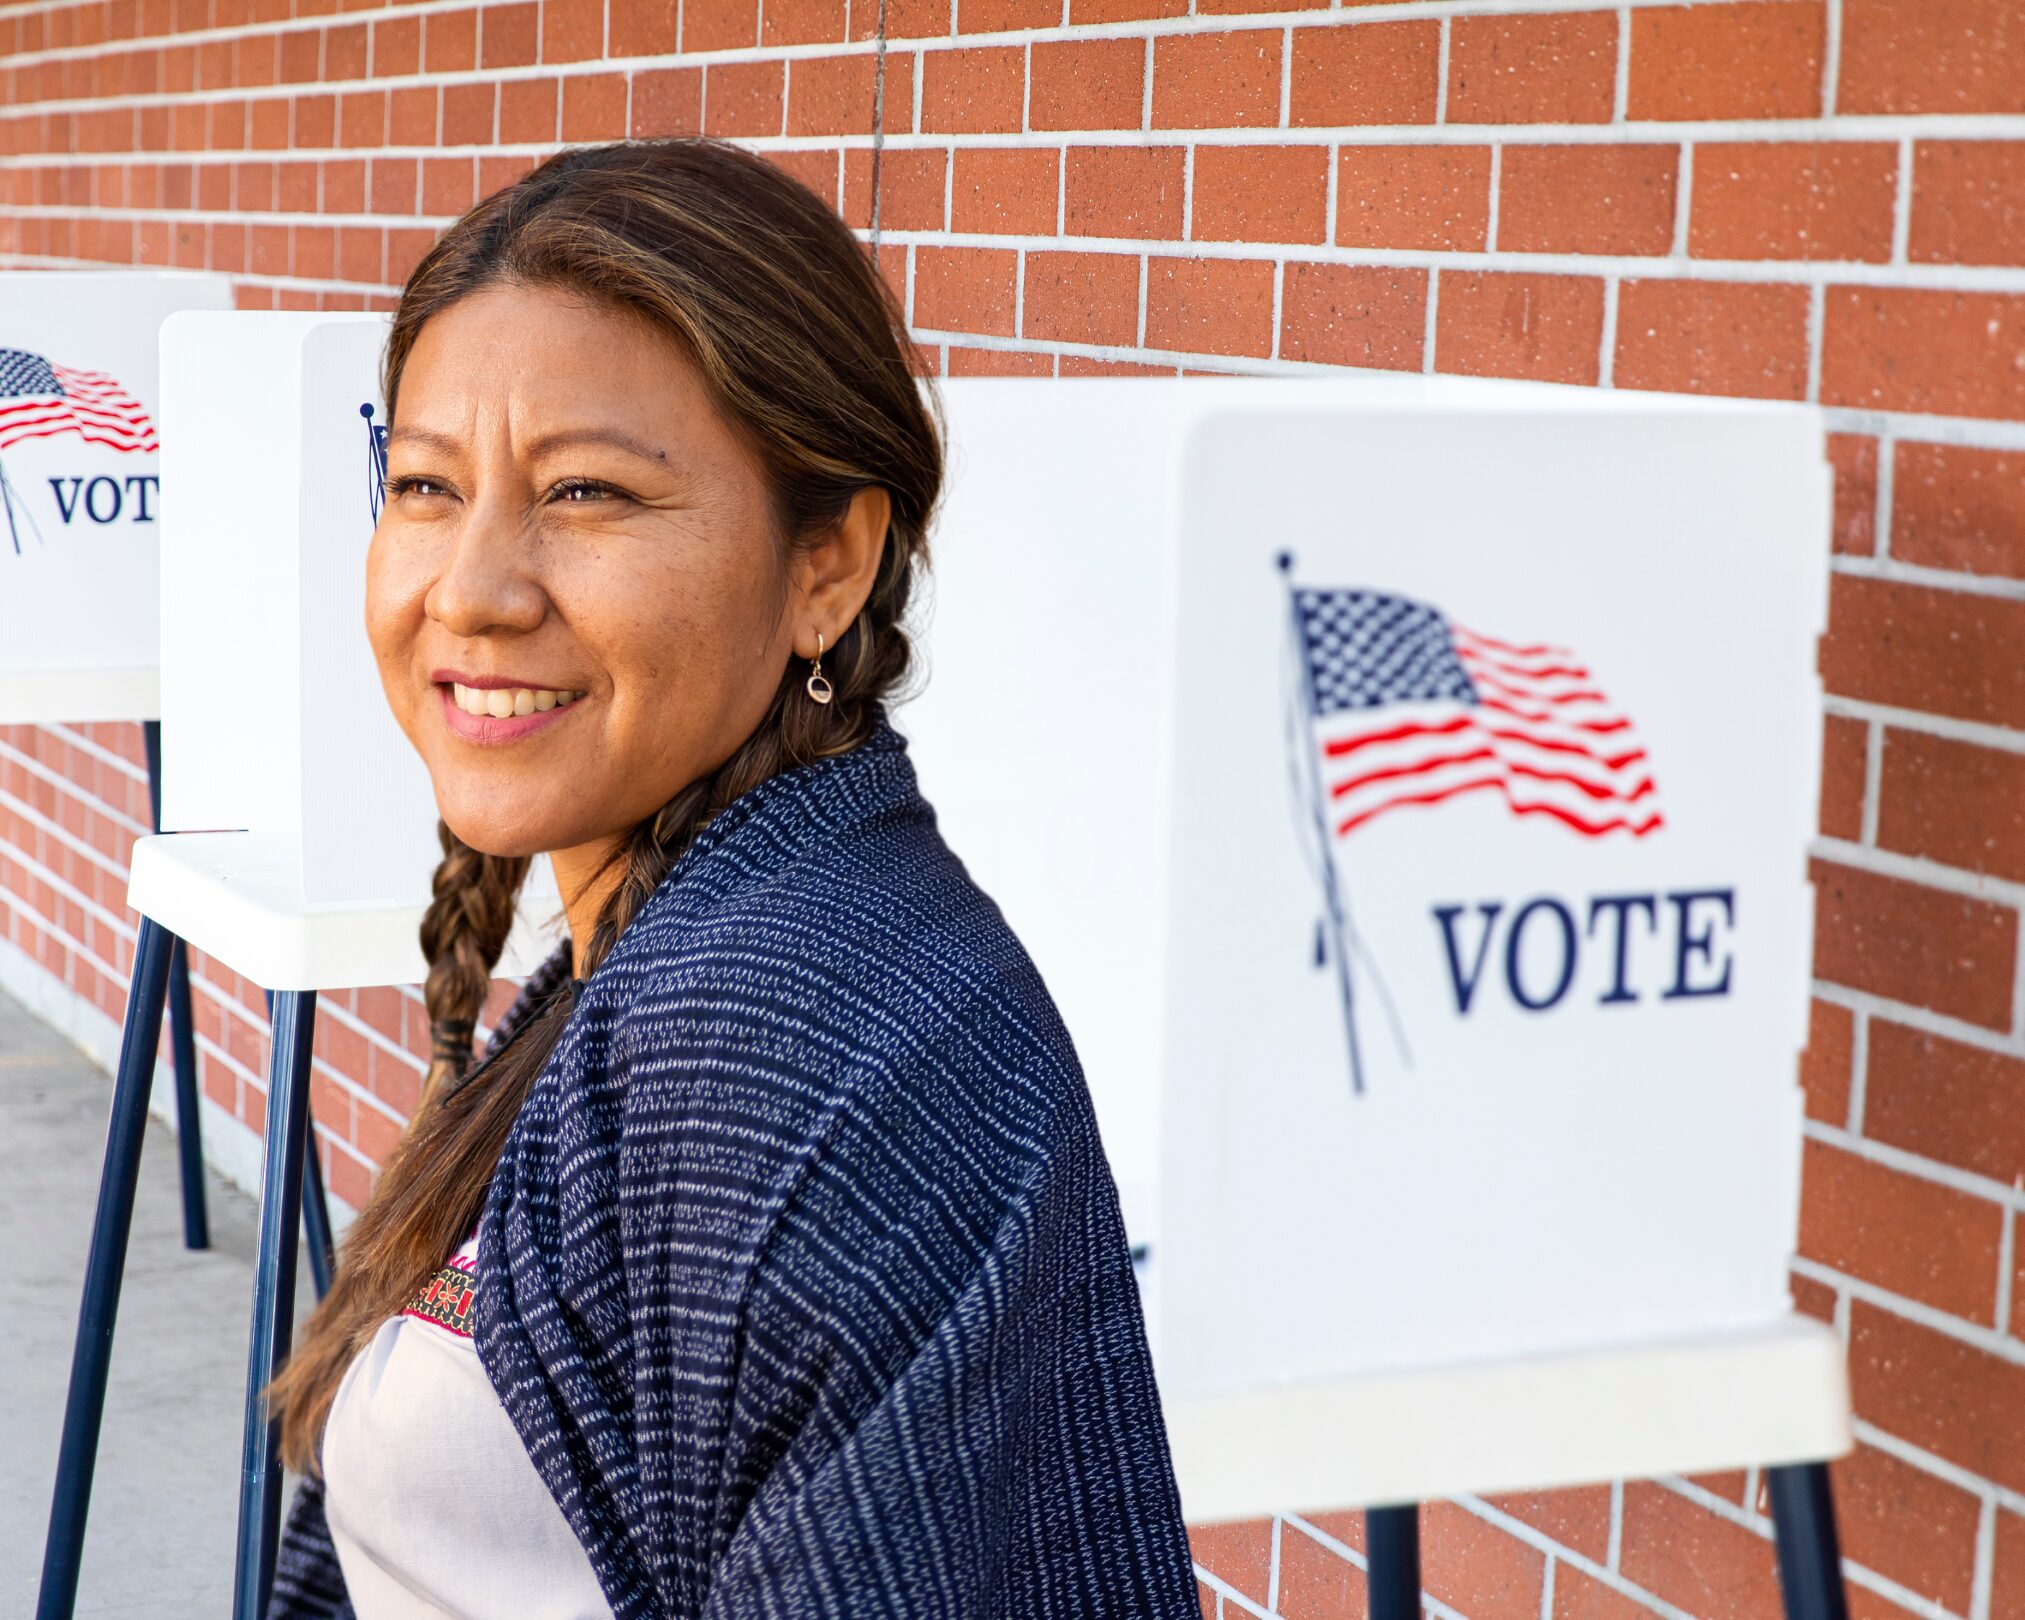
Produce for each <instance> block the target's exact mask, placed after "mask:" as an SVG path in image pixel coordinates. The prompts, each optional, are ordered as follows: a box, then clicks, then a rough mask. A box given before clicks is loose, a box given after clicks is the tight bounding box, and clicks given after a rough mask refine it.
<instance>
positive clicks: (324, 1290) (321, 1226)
mask: <svg viewBox="0 0 2025 1620" xmlns="http://www.w3.org/2000/svg"><path fill="white" fill-rule="evenodd" d="M267 1022H268V1024H269V1025H270V1026H271V1025H272V1024H273V1023H274V992H273V991H272V990H270V991H268V992H267ZM304 1115H305V1118H306V1119H307V1121H308V1123H307V1124H305V1125H304V1127H303V1130H304V1132H305V1133H306V1134H305V1138H304V1139H305V1140H306V1141H307V1142H308V1143H309V1149H308V1152H307V1153H306V1155H305V1156H304V1158H303V1161H302V1226H303V1232H304V1235H305V1236H306V1237H307V1238H308V1240H309V1281H310V1286H311V1287H312V1288H314V1289H315V1290H316V1297H317V1298H318V1299H322V1298H323V1296H324V1295H325V1294H328V1293H329V1292H330V1279H331V1274H332V1273H333V1272H335V1271H336V1270H337V1239H336V1238H335V1237H333V1236H332V1235H331V1225H330V1198H329V1195H328V1194H326V1193H325V1192H324V1190H323V1161H322V1160H321V1159H319V1158H318V1157H317V1156H316V1110H315V1109H314V1108H312V1107H309V1106H308V1105H307V1104H305V1105H304Z"/></svg>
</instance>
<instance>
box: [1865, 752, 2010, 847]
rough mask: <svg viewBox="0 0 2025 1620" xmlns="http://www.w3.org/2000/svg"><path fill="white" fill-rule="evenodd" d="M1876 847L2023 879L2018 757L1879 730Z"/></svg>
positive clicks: (2006, 753)
mask: <svg viewBox="0 0 2025 1620" xmlns="http://www.w3.org/2000/svg"><path fill="white" fill-rule="evenodd" d="M1877 841H1878V843H1879V844H1880V845H1881V846H1882V847H1884V848H1886V849H1891V850H1897V851H1900V852H1901V853H1903V854H1907V855H1923V856H1925V857H1927V858H1928V859H1930V860H1935V861H1938V862H1940V863H1941V864H1942V865H1943V866H1952V867H1956V868H1958V869H1959V870H1961V871H1964V872H1978V873H1983V874H1985V875H1987V876H1990V877H1996V878H2004V879H2008V880H2009V881H2011V882H2014V883H2016V882H2025V754H2019V753H2014V752H2011V751H2010V750H2008V749H1997V748H1984V747H1979V746H1978V745H1977V744H1975V743H1967V742H1957V741H1955V740H1953V739H1951V738H1947V737H1936V736H1933V735H1931V734H1929V733H1926V732H1919V731H1912V730H1906V729H1902V728H1900V727H1897V726H1893V727H1890V728H1888V729H1887V730H1886V732H1885V745H1884V758H1883V774H1882V777H1881V779H1880V782H1879V809H1878V837H1877Z"/></svg>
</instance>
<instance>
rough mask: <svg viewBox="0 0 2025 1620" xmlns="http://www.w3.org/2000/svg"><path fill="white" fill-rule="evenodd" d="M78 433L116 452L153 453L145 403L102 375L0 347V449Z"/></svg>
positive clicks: (152, 438)
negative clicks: (144, 451) (26, 440)
mask: <svg viewBox="0 0 2025 1620" xmlns="http://www.w3.org/2000/svg"><path fill="white" fill-rule="evenodd" d="M52 433H75V434H77V435H78V436H79V437H80V438H83V439H85V440H88V441H89V442H90V443H92V444H104V445H110V446H111V447H112V448H113V449H115V450H152V449H154V448H155V425H154V423H153V422H151V421H149V420H148V413H147V411H146V410H145V409H143V408H142V406H141V402H140V401H139V400H137V399H135V398H134V397H133V395H131V394H129V393H128V392H127V391H126V390H125V389H124V388H122V387H120V385H119V384H118V383H117V382H115V381H114V380H113V379H112V378H111V377H108V376H107V375H106V374H105V373H104V372H102V371H76V370H73V369H72V368H71V367H69V366H59V365H57V364H55V363H54V362H53V361H49V360H45V359H44V358H43V357H42V356H41V355H39V354H30V353H28V352H27V350H25V349H0V450H6V449H9V448H11V447H12V446H14V445H16V444H19V443H20V442H21V441H22V440H23V439H41V438H47V437H48V436H49V435H50V434H52Z"/></svg>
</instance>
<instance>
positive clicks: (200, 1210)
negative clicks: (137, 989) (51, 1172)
mask: <svg viewBox="0 0 2025 1620" xmlns="http://www.w3.org/2000/svg"><path fill="white" fill-rule="evenodd" d="M169 1050H170V1053H171V1055H172V1056H173V1057H174V1059H175V1067H176V1156H177V1158H178V1160H179V1161H180V1163H181V1165H182V1171H183V1247H184V1248H186V1249H208V1248H210V1247H211V1218H210V1215H209V1213H208V1212H207V1211H206V1210H205V1207H204V1127H203V1123H202V1119H203V1116H202V1115H201V1114H200V1113H199V1111H198V1103H197V1026H196V1024H195V1023H194V1022H193V1021H192V1017H191V1011H190V952H189V948H188V947H187V946H186V945H184V943H183V942H182V941H181V940H180V939H179V940H177V941H176V948H175V949H174V950H173V951H171V952H170V953H169Z"/></svg>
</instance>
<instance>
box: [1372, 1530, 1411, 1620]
mask: <svg viewBox="0 0 2025 1620" xmlns="http://www.w3.org/2000/svg"><path fill="white" fill-rule="evenodd" d="M1364 1560H1365V1565H1366V1568H1365V1581H1366V1584H1367V1586H1368V1588H1369V1592H1370V1609H1369V1613H1370V1617H1371V1620H1420V1509H1419V1508H1418V1507H1417V1506H1415V1505H1414V1504H1413V1503H1411V1502H1409V1503H1407V1504H1405V1505H1404V1506H1402V1507H1382V1508H1369V1509H1367V1510H1366V1511H1365V1514H1364Z"/></svg>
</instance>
